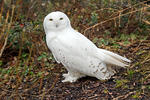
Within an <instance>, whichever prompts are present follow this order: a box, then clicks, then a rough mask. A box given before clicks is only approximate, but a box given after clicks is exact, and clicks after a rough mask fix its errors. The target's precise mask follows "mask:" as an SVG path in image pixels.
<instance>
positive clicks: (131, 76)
mask: <svg viewBox="0 0 150 100" xmlns="http://www.w3.org/2000/svg"><path fill="white" fill-rule="evenodd" d="M134 73H135V71H134V70H131V69H128V70H127V74H128V76H129V78H130V80H131V79H132V78H133V75H134Z"/></svg>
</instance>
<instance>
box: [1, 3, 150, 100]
mask: <svg viewBox="0 0 150 100" xmlns="http://www.w3.org/2000/svg"><path fill="white" fill-rule="evenodd" d="M11 1H12V2H11ZM64 1H66V2H64ZM11 4H12V5H11ZM148 4H149V1H146V0H144V1H142V2H141V0H120V1H119V0H72V1H71V0H58V1H57V0H52V1H51V0H14V1H13V0H1V1H0V8H1V9H0V100H149V97H150V17H149V15H150V13H149V11H150V9H149V8H150V6H149V5H148ZM58 10H60V11H62V12H64V13H66V14H67V15H68V17H69V18H70V20H71V25H72V27H73V28H75V30H78V31H79V32H81V33H82V34H83V35H85V36H86V37H87V38H89V39H90V40H91V41H93V43H95V44H96V45H97V46H98V47H99V48H103V49H107V50H109V51H112V52H115V53H117V54H120V55H122V56H125V57H126V58H128V59H130V60H131V61H132V62H131V64H130V66H128V67H127V68H120V69H116V71H117V73H116V74H115V75H114V76H113V77H112V78H111V79H109V80H105V81H101V80H98V79H96V78H93V77H84V78H81V79H79V80H77V81H76V82H74V83H62V82H61V81H62V80H63V79H64V78H63V76H62V74H64V73H67V70H66V69H65V68H64V66H63V65H62V64H57V63H56V61H55V60H54V58H53V56H52V54H51V52H50V51H49V50H48V48H47V46H46V43H45V33H44V30H43V24H42V23H43V19H44V17H45V16H46V15H47V14H48V13H49V12H52V11H58Z"/></svg>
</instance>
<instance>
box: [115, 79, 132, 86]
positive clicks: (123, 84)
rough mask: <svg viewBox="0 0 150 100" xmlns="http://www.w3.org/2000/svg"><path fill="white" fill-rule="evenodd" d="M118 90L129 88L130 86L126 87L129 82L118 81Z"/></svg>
mask: <svg viewBox="0 0 150 100" xmlns="http://www.w3.org/2000/svg"><path fill="white" fill-rule="evenodd" d="M115 82H116V88H121V87H122V88H127V87H128V86H127V85H126V84H127V83H128V82H129V81H128V80H125V79H122V80H116V81H115Z"/></svg>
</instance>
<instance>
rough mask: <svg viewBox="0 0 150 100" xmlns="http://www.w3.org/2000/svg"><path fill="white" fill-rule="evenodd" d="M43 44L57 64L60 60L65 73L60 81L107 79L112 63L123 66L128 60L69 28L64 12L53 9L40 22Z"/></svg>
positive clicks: (109, 75) (112, 71) (111, 72)
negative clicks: (43, 33) (90, 78)
mask: <svg viewBox="0 0 150 100" xmlns="http://www.w3.org/2000/svg"><path fill="white" fill-rule="evenodd" d="M43 26H44V30H45V33H46V43H47V46H48V48H49V49H50V50H51V52H52V54H53V56H54V58H55V60H56V61H57V63H62V64H63V65H64V67H65V68H66V69H67V71H68V73H67V74H63V76H64V77H65V79H64V80H63V81H62V82H75V81H76V80H77V79H79V78H81V77H84V76H92V77H96V78H97V79H100V80H105V79H109V78H110V77H111V76H112V75H114V73H115V71H114V69H113V68H112V67H111V65H115V66H120V67H125V66H128V63H130V62H131V61H130V60H129V59H127V58H125V57H122V56H120V55H118V54H115V53H112V52H110V51H107V50H104V49H100V48H97V47H96V45H95V44H94V43H92V42H91V41H90V40H89V39H88V38H86V37H85V36H84V35H82V34H81V33H79V32H77V31H76V30H74V29H73V28H72V27H71V24H70V20H69V18H68V17H67V15H66V14H64V13H62V12H60V11H56V12H51V13H50V14H48V15H47V16H46V17H45V19H44V22H43Z"/></svg>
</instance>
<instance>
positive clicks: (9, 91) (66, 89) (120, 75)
mask: <svg viewBox="0 0 150 100" xmlns="http://www.w3.org/2000/svg"><path fill="white" fill-rule="evenodd" d="M119 52H120V54H121V55H124V54H125V55H126V57H127V58H129V59H131V60H132V63H131V65H130V66H129V67H127V69H124V68H121V69H118V70H117V73H116V74H115V75H114V76H113V77H112V78H111V79H109V80H106V81H100V80H98V79H96V78H93V77H85V78H81V79H79V80H78V81H77V82H74V83H62V82H61V81H62V80H63V77H62V74H63V73H67V72H66V70H65V69H64V67H63V66H62V65H61V64H56V62H54V67H53V68H52V69H51V70H47V71H46V72H45V73H44V75H45V76H46V77H43V78H41V79H40V80H38V79H37V81H34V82H33V79H32V78H31V79H25V78H23V79H25V80H27V81H24V80H20V82H21V83H20V82H19V83H18V84H16V81H15V80H13V79H11V80H9V82H7V83H5V84H2V85H1V86H2V87H1V89H0V91H1V94H0V98H1V100H12V99H16V98H17V99H24V100H25V99H26V100H27V99H28V100H29V99H30V100H99V99H100V100H124V99H125V100H137V99H138V100H148V99H149V96H150V40H143V41H135V42H134V43H132V44H130V45H128V46H125V47H123V48H122V49H121V50H119ZM5 77H7V76H5ZM19 84H20V85H19ZM17 86H18V87H17Z"/></svg>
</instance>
